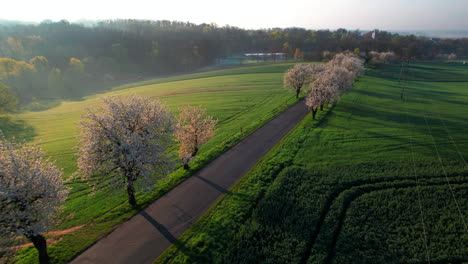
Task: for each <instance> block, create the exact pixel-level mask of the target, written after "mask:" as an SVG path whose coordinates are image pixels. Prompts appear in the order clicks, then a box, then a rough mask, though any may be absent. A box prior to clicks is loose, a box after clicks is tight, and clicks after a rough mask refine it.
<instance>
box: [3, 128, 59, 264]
mask: <svg viewBox="0 0 468 264" xmlns="http://www.w3.org/2000/svg"><path fill="white" fill-rule="evenodd" d="M61 176H62V170H59V169H58V168H57V167H56V166H55V165H54V163H52V162H50V161H48V160H47V159H45V158H44V152H42V150H41V149H40V148H39V147H37V146H32V145H23V144H18V143H12V142H8V141H7V140H5V139H4V138H3V136H1V137H0V237H1V239H0V240H2V241H3V242H5V241H7V240H8V239H14V238H15V237H17V236H20V235H24V236H26V237H27V238H28V239H30V240H31V241H32V242H33V243H34V244H35V245H36V243H37V241H40V242H42V243H44V248H45V240H44V238H43V237H42V235H41V234H42V233H44V232H46V231H47V230H48V228H49V227H51V226H52V225H53V224H54V222H55V221H54V220H56V218H55V216H56V214H55V213H56V212H57V210H58V209H59V208H60V205H61V204H62V203H63V202H64V201H65V199H66V197H67V195H68V189H67V188H66V187H65V186H64V182H63V180H62V178H61ZM42 253H44V252H42ZM45 254H46V253H45ZM44 257H47V255H45V256H44Z"/></svg>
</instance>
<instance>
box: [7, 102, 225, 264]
mask: <svg viewBox="0 0 468 264" xmlns="http://www.w3.org/2000/svg"><path fill="white" fill-rule="evenodd" d="M83 117H84V120H83V121H82V122H81V123H80V124H79V127H80V129H81V132H80V136H79V138H80V142H79V143H80V144H79V147H78V149H77V152H78V156H79V157H78V171H77V172H76V173H75V175H74V176H80V177H82V178H85V179H91V178H92V179H93V180H92V181H88V182H100V183H102V182H103V181H108V182H109V184H111V185H113V186H114V187H118V188H124V189H125V190H126V192H127V195H128V202H129V204H130V205H131V206H132V207H135V206H136V205H137V201H136V196H135V187H143V190H144V188H146V189H148V188H149V189H151V188H154V186H155V184H156V183H157V182H158V180H160V179H161V178H164V177H166V176H167V175H168V174H169V173H170V172H172V171H173V169H174V165H175V163H174V157H173V155H171V153H170V152H169V151H168V148H169V146H171V145H172V144H173V143H172V141H173V139H174V138H175V141H176V142H177V143H178V145H179V150H178V154H179V158H180V160H181V162H182V164H183V166H184V168H185V169H188V168H189V166H188V164H189V162H190V161H191V160H192V159H193V158H194V156H195V155H196V154H197V152H198V148H199V147H200V146H201V145H202V144H204V143H205V142H207V141H208V139H210V138H211V137H212V136H213V135H214V133H215V130H214V128H215V125H216V123H217V121H216V120H214V119H213V118H212V117H210V116H207V115H206V113H205V109H203V108H202V107H201V106H199V107H194V106H190V105H189V106H186V107H183V108H182V109H180V111H179V116H178V118H175V117H174V116H173V114H172V113H171V112H170V111H169V109H168V108H167V107H166V106H164V105H163V104H161V103H160V102H159V101H157V100H150V99H148V98H146V97H141V96H135V95H133V96H129V97H111V98H107V99H104V105H103V107H102V108H100V109H98V111H94V112H93V111H88V113H87V114H86V115H84V116H83ZM62 174H63V170H61V169H58V168H57V167H56V166H55V164H54V163H53V162H51V161H49V160H48V159H46V158H45V154H44V152H43V151H42V150H41V149H40V147H38V146H34V145H26V144H20V143H16V142H13V141H9V140H6V139H5V138H4V137H3V135H2V134H1V131H0V235H1V236H0V246H1V247H0V258H1V257H2V256H1V255H2V254H6V252H7V251H8V250H7V249H14V247H11V246H10V247H8V245H9V244H11V241H14V240H15V239H16V238H17V237H18V236H25V237H26V238H28V239H29V240H30V241H31V242H32V243H33V244H34V246H35V247H36V249H37V250H38V252H39V262H40V263H41V264H42V263H48V262H49V256H48V254H47V244H46V240H45V238H44V233H45V232H46V231H48V230H49V229H51V228H52V227H53V226H54V225H55V224H56V220H58V219H57V217H54V216H57V215H58V212H59V211H60V208H61V206H62V204H63V202H64V201H65V200H66V198H67V196H68V193H69V188H67V187H66V185H65V182H64V180H63V179H62ZM72 178H76V177H72ZM96 179H98V180H97V181H96ZM93 190H95V188H93ZM2 251H3V252H2Z"/></svg>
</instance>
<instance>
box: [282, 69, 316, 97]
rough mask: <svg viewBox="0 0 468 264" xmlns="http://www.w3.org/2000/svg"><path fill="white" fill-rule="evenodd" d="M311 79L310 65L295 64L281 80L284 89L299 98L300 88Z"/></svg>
mask: <svg viewBox="0 0 468 264" xmlns="http://www.w3.org/2000/svg"><path fill="white" fill-rule="evenodd" d="M311 78H312V67H311V65H310V64H296V65H294V67H292V68H290V69H289V70H288V71H287V72H286V73H285V74H284V78H283V82H284V87H285V88H287V89H292V90H294V91H295V92H296V98H299V94H300V93H301V88H302V87H303V86H304V85H305V84H306V83H308V82H310V81H311Z"/></svg>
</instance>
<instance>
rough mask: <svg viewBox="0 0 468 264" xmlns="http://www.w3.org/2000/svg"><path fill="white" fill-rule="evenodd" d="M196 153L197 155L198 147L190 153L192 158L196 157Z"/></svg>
mask: <svg viewBox="0 0 468 264" xmlns="http://www.w3.org/2000/svg"><path fill="white" fill-rule="evenodd" d="M197 153H198V147H195V149H194V150H193V152H192V157H195V155H197Z"/></svg>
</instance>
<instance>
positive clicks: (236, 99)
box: [0, 64, 297, 263]
mask: <svg viewBox="0 0 468 264" xmlns="http://www.w3.org/2000/svg"><path fill="white" fill-rule="evenodd" d="M291 66H292V64H275V65H261V66H245V67H240V68H233V69H225V70H218V71H211V72H204V73H196V74H187V75H181V76H174V77H167V78H160V79H154V80H149V81H143V82H140V83H135V84H131V85H124V86H120V87H115V88H114V89H113V90H112V91H110V92H107V93H103V94H97V95H93V96H88V97H86V98H81V99H80V100H75V101H64V102H61V104H60V105H58V106H56V107H53V108H50V109H47V110H44V111H37V112H32V111H28V112H21V113H17V114H11V115H9V116H2V117H0V129H1V130H2V131H3V133H4V134H5V136H6V137H7V138H9V137H12V136H14V137H16V139H20V140H26V141H28V142H33V143H39V144H40V145H41V146H42V147H43V149H44V150H45V152H46V154H47V155H48V157H50V159H51V160H55V161H56V164H57V166H58V167H59V168H63V169H64V178H67V179H68V178H69V177H70V176H71V175H72V174H73V173H74V172H75V170H76V158H77V157H76V155H75V149H74V148H75V147H76V145H77V142H78V139H77V135H78V132H79V130H78V127H77V123H78V122H79V121H80V118H81V115H82V114H84V113H85V111H86V109H87V108H89V109H97V107H98V106H99V104H100V103H101V98H103V97H107V96H120V95H127V94H137V95H145V96H148V97H154V98H158V99H160V100H161V102H162V103H164V104H166V105H168V106H169V107H170V109H171V110H172V111H174V112H175V113H176V112H177V109H178V107H180V106H183V105H186V104H192V105H203V106H204V107H205V108H206V109H207V112H208V114H209V115H212V116H214V117H215V118H216V119H217V120H218V125H217V126H216V131H217V133H216V135H215V137H213V138H212V139H211V140H210V141H209V142H208V143H206V144H205V145H203V146H202V147H201V149H200V152H199V156H198V157H197V158H196V159H195V160H194V161H193V162H192V163H191V170H189V171H185V170H183V169H181V168H179V169H178V170H176V171H175V172H174V173H172V174H171V175H170V177H169V178H168V179H166V180H163V181H161V182H159V183H158V185H157V186H156V187H155V188H154V191H152V192H151V193H138V194H137V201H138V203H139V208H135V209H131V208H130V206H128V204H127V198H126V196H125V194H124V192H123V191H122V192H119V191H116V190H113V189H112V188H104V189H102V190H99V191H98V192H97V193H96V194H93V195H91V190H90V188H89V185H88V184H87V182H83V181H82V180H81V179H74V180H72V181H70V182H69V183H68V184H67V185H68V186H69V187H70V188H71V192H70V195H69V197H68V199H67V201H66V203H65V205H64V212H63V215H62V217H61V218H62V219H63V221H62V223H61V224H60V225H59V226H58V227H57V229H58V230H60V231H65V232H64V233H63V234H62V235H59V236H56V235H53V234H50V235H47V237H48V238H50V239H51V242H50V243H49V244H51V245H50V247H49V252H50V255H51V258H52V263H63V262H64V261H67V260H69V259H71V258H72V257H73V256H74V255H76V254H77V253H79V252H80V251H82V250H84V249H85V248H86V247H87V246H89V245H91V244H92V243H94V242H95V241H96V240H97V239H98V238H99V237H101V236H102V235H104V234H106V233H108V232H110V231H111V230H112V228H113V227H114V226H116V225H117V224H119V223H121V222H122V221H124V220H126V219H128V218H129V217H131V216H132V215H133V214H135V213H136V212H138V211H139V210H140V209H142V208H144V207H145V206H147V205H148V204H149V203H150V202H151V201H154V200H155V199H156V198H157V197H159V196H161V195H162V194H164V193H165V192H167V191H168V190H170V189H171V188H172V187H174V186H175V185H177V184H178V183H180V182H181V181H182V180H183V179H185V178H186V177H188V176H190V175H191V174H192V173H193V172H194V171H196V170H198V169H200V168H201V167H202V166H203V165H205V164H207V163H208V162H209V161H211V160H213V159H214V158H215V157H217V156H218V155H220V154H221V153H223V152H224V151H226V150H227V149H229V148H230V147H232V146H233V145H234V144H236V143H237V142H239V141H240V140H241V139H242V138H244V137H246V136H247V135H249V134H250V133H252V132H253V131H255V130H256V129H257V128H259V127H260V126H261V125H263V124H264V123H265V122H266V121H268V120H270V119H271V118H273V117H274V116H276V115H277V114H279V113H281V112H282V111H284V110H285V109H286V108H288V107H289V106H290V105H292V104H294V103H295V102H297V100H296V99H295V98H294V95H293V94H292V93H289V92H288V91H286V90H285V89H283V88H282V87H283V84H282V79H283V73H284V72H285V71H286V69H287V68H289V67H291ZM172 151H174V154H175V146H174V147H173V148H172ZM96 180H100V181H102V180H101V179H99V178H98V179H96ZM103 185H105V184H103ZM72 228H73V229H72ZM68 229H72V230H73V232H67V230H68ZM54 242H56V243H54ZM36 261H37V255H36V250H35V249H34V248H33V247H28V248H25V249H23V250H22V251H21V252H19V254H18V256H17V258H16V262H17V263H35V262H36Z"/></svg>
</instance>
